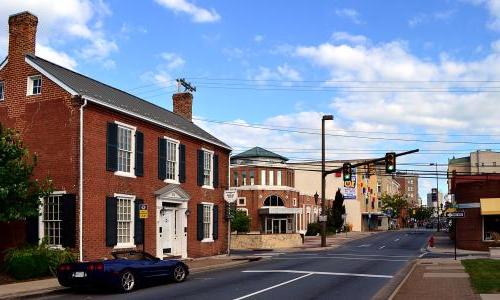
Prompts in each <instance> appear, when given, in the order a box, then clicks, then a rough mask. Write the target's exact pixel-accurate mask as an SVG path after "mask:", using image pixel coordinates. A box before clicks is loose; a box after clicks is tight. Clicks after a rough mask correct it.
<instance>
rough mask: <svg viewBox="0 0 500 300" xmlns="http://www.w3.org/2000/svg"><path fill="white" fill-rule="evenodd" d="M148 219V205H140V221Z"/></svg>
mask: <svg viewBox="0 0 500 300" xmlns="http://www.w3.org/2000/svg"><path fill="white" fill-rule="evenodd" d="M147 218H148V205H147V204H139V219H147Z"/></svg>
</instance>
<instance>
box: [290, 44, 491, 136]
mask: <svg viewBox="0 0 500 300" xmlns="http://www.w3.org/2000/svg"><path fill="white" fill-rule="evenodd" d="M499 45H500V43H493V44H492V46H491V49H490V54H489V55H487V56H485V57H484V58H482V59H480V60H477V61H470V62H463V61H457V60H453V59H451V58H449V57H448V56H446V55H442V56H441V58H440V60H439V61H438V62H435V63H433V62H429V61H426V60H423V59H420V58H418V57H416V56H414V55H413V54H412V53H410V51H409V50H408V49H407V46H406V44H405V43H403V42H399V41H395V42H389V43H385V44H379V45H375V46H366V45H354V46H350V45H345V44H343V45H335V44H331V43H323V44H320V45H317V46H300V47H297V48H296V55H297V56H299V57H303V58H305V59H306V60H308V61H310V62H311V63H312V64H313V66H316V67H319V68H321V69H326V70H327V71H328V72H329V73H330V79H331V80H332V81H334V80H337V81H338V80H355V81H368V82H372V83H369V85H367V84H366V83H365V84H364V85H363V84H362V83H358V87H364V88H365V89H367V90H371V92H349V91H348V90H346V91H345V92H342V93H340V94H338V95H337V97H335V98H334V99H333V101H332V104H331V108H332V109H334V110H335V111H336V112H337V113H338V114H340V115H341V116H344V117H346V118H349V119H351V120H356V121H360V122H366V123H369V124H372V126H375V125H377V124H383V125H391V124H399V126H401V127H402V128H404V127H409V128H412V129H413V130H436V129H440V130H444V131H447V130H465V131H467V130H475V129H477V128H481V129H483V130H486V131H488V130H489V131H490V132H500V130H499V128H498V126H497V125H496V123H497V122H496V121H495V120H497V116H496V115H495V114H494V113H492V112H493V111H495V107H496V106H497V104H496V100H495V99H496V98H497V96H496V94H495V93H490V92H477V93H476V92H472V93H454V92H450V91H449V89H450V88H451V87H457V86H458V87H459V88H467V87H477V86H478V85H479V86H480V87H481V83H474V84H472V85H471V83H453V84H452V83H442V82H441V83H432V81H436V80H440V81H443V80H450V81H466V80H495V79H497V78H499V77H500V47H499ZM411 81H413V83H412V82H411ZM415 81H418V82H420V83H417V84H415ZM422 81H423V83H422ZM328 84H329V83H328V82H326V83H325V85H328ZM366 87H368V88H366ZM421 88H427V89H430V90H431V91H432V90H439V91H443V92H408V90H412V89H413V90H415V89H421ZM379 90H380V91H383V90H390V91H392V92H377V91H379Z"/></svg>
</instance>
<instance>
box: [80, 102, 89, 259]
mask: <svg viewBox="0 0 500 300" xmlns="http://www.w3.org/2000/svg"><path fill="white" fill-rule="evenodd" d="M83 101H84V102H83V105H82V106H80V178H79V181H80V182H79V195H78V199H79V201H78V202H79V204H80V208H79V225H78V226H79V228H78V234H79V239H78V241H79V246H80V251H79V252H80V257H79V260H80V261H83V108H84V107H85V106H87V99H83Z"/></svg>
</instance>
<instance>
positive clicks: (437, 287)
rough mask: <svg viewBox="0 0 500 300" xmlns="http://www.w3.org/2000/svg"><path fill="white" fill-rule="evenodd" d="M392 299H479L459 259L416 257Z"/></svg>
mask: <svg viewBox="0 0 500 300" xmlns="http://www.w3.org/2000/svg"><path fill="white" fill-rule="evenodd" d="M392 299H395V300H412V299H415V300H417V299H418V300H422V299H439V300H443V299H446V300H448V299H451V300H453V299H456V300H462V299H481V297H480V296H479V295H478V294H475V293H474V290H473V289H472V286H471V284H470V281H469V275H468V274H467V273H466V272H465V271H464V268H463V266H462V264H461V263H460V260H457V261H455V260H453V259H448V258H436V259H419V260H417V262H416V264H415V266H414V268H413V270H412V271H411V272H410V273H409V275H408V277H407V278H406V279H405V281H404V282H403V284H402V286H401V287H400V289H399V290H398V291H397V293H396V295H395V296H394V298H392Z"/></svg>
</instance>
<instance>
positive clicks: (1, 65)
mask: <svg viewBox="0 0 500 300" xmlns="http://www.w3.org/2000/svg"><path fill="white" fill-rule="evenodd" d="M8 62H9V57H8V56H7V57H5V58H4V59H3V61H2V62H1V63H0V70H1V69H3V67H5V65H7V63H8Z"/></svg>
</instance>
